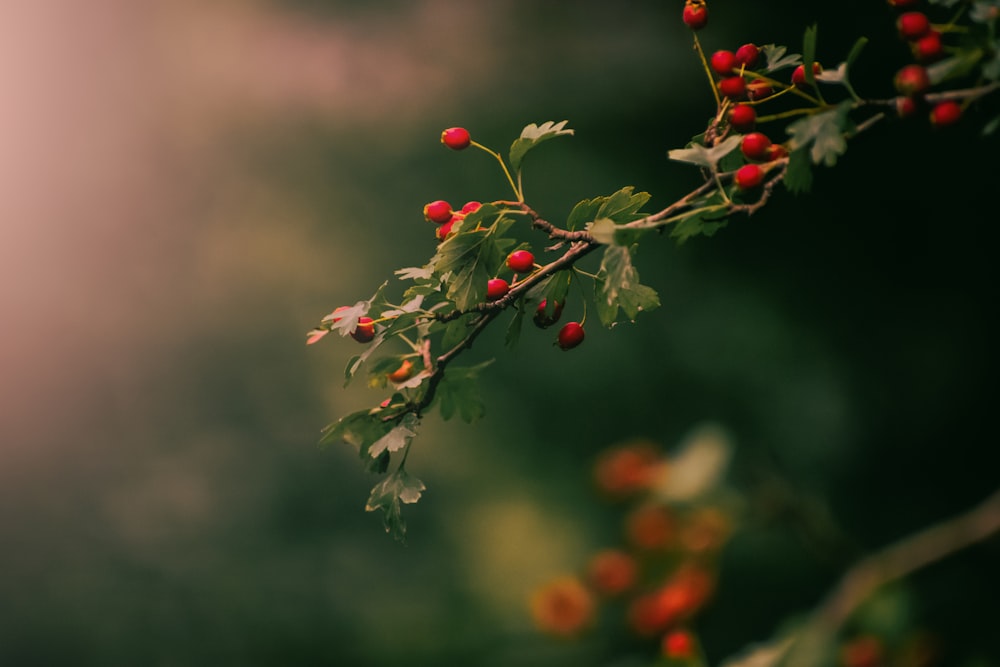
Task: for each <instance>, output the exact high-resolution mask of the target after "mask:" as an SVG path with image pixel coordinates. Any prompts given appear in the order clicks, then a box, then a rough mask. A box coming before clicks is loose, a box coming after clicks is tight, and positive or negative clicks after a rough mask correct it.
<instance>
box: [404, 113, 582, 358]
mask: <svg viewBox="0 0 1000 667" xmlns="http://www.w3.org/2000/svg"><path fill="white" fill-rule="evenodd" d="M441 143H442V144H444V145H445V146H447V147H448V148H451V149H452V150H462V149H464V148H467V147H468V146H470V145H472V135H471V134H470V133H469V131H468V130H467V129H465V128H464V127H450V128H448V129H446V130H444V131H443V132H441ZM481 206H482V203H481V202H478V201H470V202H467V203H466V204H465V205H464V206H462V208H461V209H459V210H457V211H456V210H454V209H453V208H452V207H451V204H449V203H448V202H447V201H445V200H444V199H438V200H435V201H432V202H430V203H428V204H426V205H425V206H424V218H425V219H426V220H428V221H429V222H433V223H435V224H437V225H438V227H437V229H436V231H435V234H436V236H437V239H438V241H439V242H442V241H444V240H445V239H447V238H448V237H449V236H450V235H451V234H452V233H453V231H454V230H453V227H454V225H455V223H457V222H458V221H459V220H464V219H465V217H466V216H468V215H469V214H471V213H474V212H476V211H478V210H479V209H480V207H481ZM505 264H506V266H507V268H508V269H510V270H511V271H512V272H513V273H514V281H515V282H516V280H517V277H518V276H519V275H521V276H525V275H528V274H531V273H532V272H533V271H534V270H535V256H534V255H533V254H532V253H531V251H530V250H525V249H519V250H515V251H513V252H511V253H510V254H509V255H508V256H507V260H506V262H505ZM511 287H513V284H512V283H511V282H509V281H507V280H506V279H504V278H501V277H499V276H497V277H495V278H491V279H490V280H489V282H488V283H487V285H486V300H487V301H491V302H492V301H499V300H500V299H502V298H504V297H505V296H507V293H508V292H510V289H511ZM562 310H563V304H561V303H555V304H553V307H552V308H547V303H546V301H545V300H544V299H543V300H542V301H541V302H540V303H539V304H538V306H537V307H536V310H535V314H534V316H533V317H532V321H533V322H534V323H535V325H536V326H537V327H539V328H540V329H546V328H548V327H550V326H552V325H553V324H555V323H556V322H557V321H559V318H560V316H561V315H562ZM584 335H585V334H584V330H583V325H582V324H581V323H580V322H568V323H566V324H565V325H563V327H562V328H561V329H560V330H559V333H558V335H557V337H556V344H557V345H558V346H559V347H560V348H561V349H563V350H570V349H572V348H574V347H576V346H577V345H579V344H580V343H582V342H583V339H584Z"/></svg>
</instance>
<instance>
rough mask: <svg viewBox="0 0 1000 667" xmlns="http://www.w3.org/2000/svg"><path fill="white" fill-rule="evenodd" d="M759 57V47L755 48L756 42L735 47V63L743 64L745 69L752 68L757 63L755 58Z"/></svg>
mask: <svg viewBox="0 0 1000 667" xmlns="http://www.w3.org/2000/svg"><path fill="white" fill-rule="evenodd" d="M759 57H760V49H758V48H757V45H756V44H744V45H743V46H741V47H740V48H738V49H736V63H737V65H743V66H744V67H746V68H747V69H753V67H754V65H756V64H757V58H759Z"/></svg>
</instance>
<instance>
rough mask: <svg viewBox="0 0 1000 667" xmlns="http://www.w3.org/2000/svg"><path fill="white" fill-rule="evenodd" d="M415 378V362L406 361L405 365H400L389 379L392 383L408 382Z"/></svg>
mask: <svg viewBox="0 0 1000 667" xmlns="http://www.w3.org/2000/svg"><path fill="white" fill-rule="evenodd" d="M412 376H413V362H412V361H410V360H409V359H404V360H403V363H402V364H400V365H399V368H397V369H396V370H394V371H393V372H391V373H389V379H390V380H391V381H392V382H406V381H407V380H409V379H410V377H412Z"/></svg>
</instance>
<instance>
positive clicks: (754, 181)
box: [733, 164, 764, 190]
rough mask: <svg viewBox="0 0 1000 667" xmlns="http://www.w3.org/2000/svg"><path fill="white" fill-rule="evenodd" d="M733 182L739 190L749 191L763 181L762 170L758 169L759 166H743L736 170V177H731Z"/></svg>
mask: <svg viewBox="0 0 1000 667" xmlns="http://www.w3.org/2000/svg"><path fill="white" fill-rule="evenodd" d="M733 180H734V181H735V182H736V187H738V188H739V189H740V190H749V189H750V188H755V187H757V186H758V185H760V184H761V183H762V182H763V181H764V170H763V169H761V168H760V165H756V164H745V165H743V166H742V167H740V168H739V169H737V170H736V176H734V177H733Z"/></svg>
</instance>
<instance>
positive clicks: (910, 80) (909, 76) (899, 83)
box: [893, 65, 931, 95]
mask: <svg viewBox="0 0 1000 667" xmlns="http://www.w3.org/2000/svg"><path fill="white" fill-rule="evenodd" d="M893 83H894V84H895V86H896V90H898V91H899V93H900V94H901V95H919V94H920V93H922V92H924V91H925V90H927V89H928V88H930V85H931V79H930V77H929V76H928V75H927V68H926V67H924V66H923V65H904V66H903V67H902V68H901V69H900V70H899V71H898V72H896V76H895V77H894V78H893Z"/></svg>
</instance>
